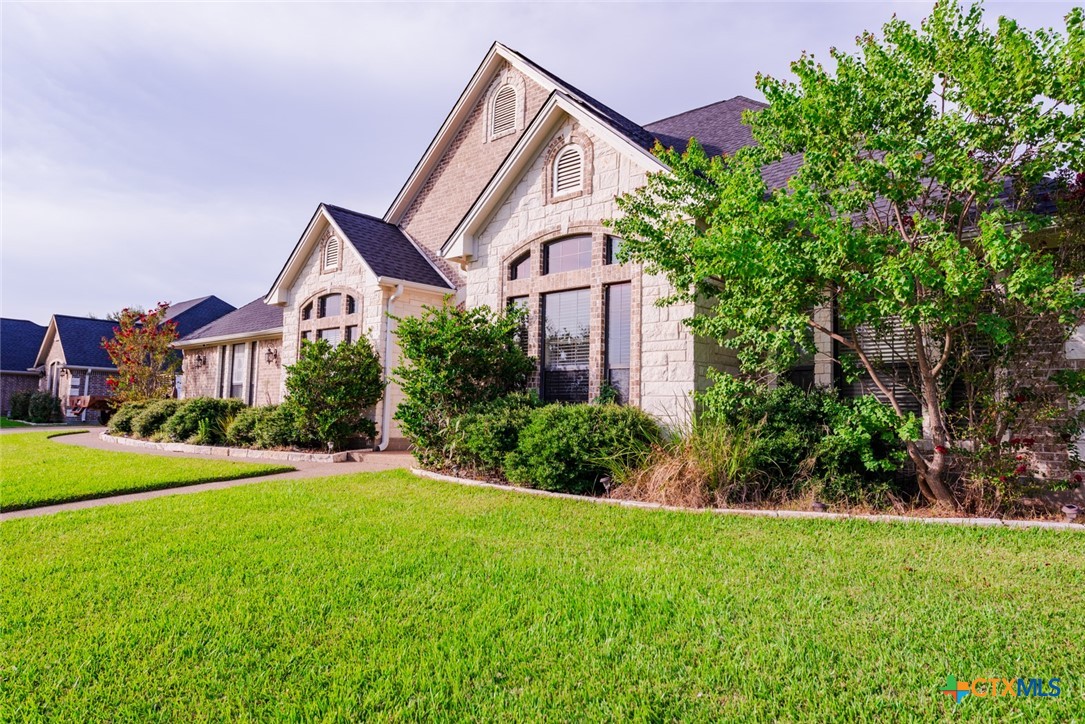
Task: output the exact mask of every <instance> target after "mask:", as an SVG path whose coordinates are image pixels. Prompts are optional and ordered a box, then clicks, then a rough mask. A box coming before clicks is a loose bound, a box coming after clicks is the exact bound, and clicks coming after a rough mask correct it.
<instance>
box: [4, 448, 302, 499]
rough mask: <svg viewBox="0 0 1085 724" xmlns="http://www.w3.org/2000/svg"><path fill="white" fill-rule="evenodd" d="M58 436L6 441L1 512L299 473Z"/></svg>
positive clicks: (270, 466) (279, 466)
mask: <svg viewBox="0 0 1085 724" xmlns="http://www.w3.org/2000/svg"><path fill="white" fill-rule="evenodd" d="M61 434H67V433H61ZM78 434H93V433H78ZM56 435H57V433H56V432H55V431H54V432H26V433H17V434H7V435H3V436H0V510H3V511H8V510H21V509H23V508H34V507H37V506H40V505H51V504H53V503H64V502H69V501H73V500H88V499H91V498H102V497H105V496H108V495H117V494H120V493H134V492H137V491H141V490H159V489H162V488H172V487H176V486H180V485H195V484H197V483H207V482H211V481H213V480H235V479H237V478H251V477H254V476H256V475H269V474H271V473H279V472H284V471H287V470H293V468H292V467H290V466H285V465H266V464H254V463H237V462H232V461H229V462H228V461H226V460H193V459H189V458H171V457H162V456H156V455H138V454H133V453H124V452H112V451H108V450H92V449H89V448H82V447H75V446H73V445H61V444H60V443H58V442H56V441H54V440H50V439H49V438H51V437H54V436H56Z"/></svg>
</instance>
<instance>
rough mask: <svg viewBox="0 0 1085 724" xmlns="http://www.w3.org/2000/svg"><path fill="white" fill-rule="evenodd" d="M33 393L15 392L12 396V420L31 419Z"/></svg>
mask: <svg viewBox="0 0 1085 724" xmlns="http://www.w3.org/2000/svg"><path fill="white" fill-rule="evenodd" d="M33 394H34V393H33V392H15V393H12V395H11V410H10V411H9V416H10V417H11V419H12V420H28V419H30V398H31V396H32V395H33Z"/></svg>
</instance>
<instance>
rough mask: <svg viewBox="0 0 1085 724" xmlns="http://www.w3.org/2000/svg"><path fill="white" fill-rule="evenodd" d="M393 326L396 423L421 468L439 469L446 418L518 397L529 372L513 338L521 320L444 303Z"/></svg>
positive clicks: (446, 440) (448, 443)
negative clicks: (396, 358) (401, 397)
mask: <svg viewBox="0 0 1085 724" xmlns="http://www.w3.org/2000/svg"><path fill="white" fill-rule="evenodd" d="M396 321H397V323H398V326H397V328H396V335H397V337H398V339H399V348H400V359H401V360H402V364H401V365H400V366H399V367H397V368H396V370H395V375H396V380H397V381H398V382H399V386H400V389H402V390H403V394H404V397H405V399H404V400H403V401H402V402H400V403H399V406H398V407H397V408H396V419H397V420H399V422H400V426H401V429H402V430H403V433H404V434H405V435H406V436H407V438H408V439H409V440H410V441H411V451H412V453H413V454H414V456H415V458H416V459H417V460H418V462H419V463H420V464H421V465H423V466H424V467H436V468H441V467H445V466H447V465H449V464H451V460H450V459H449V454H450V452H451V450H452V447H453V441H452V440H451V439H450V434H451V432H452V430H451V424H452V420H453V419H454V418H456V417H459V416H461V415H465V414H467V413H469V412H471V411H472V410H474V409H475V408H477V407H479V406H484V405H486V404H487V403H489V402H492V401H494V400H497V399H499V398H501V397H504V396H506V395H508V394H511V393H513V392H520V391H522V390H523V389H524V387H525V385H526V384H527V379H528V375H529V374H530V373H531V372H532V371H533V370H534V369H535V363H534V361H533V360H532V359H531V358H530V357H528V356H527V355H526V354H524V352H523V350H522V349H521V348H520V345H519V344H518V342H517V340H516V338H517V335H518V334H519V333H520V331H521V326H522V323H523V314H522V313H521V312H519V311H517V310H510V311H509V312H507V313H498V312H494V311H493V310H491V309H490V308H489V307H485V306H483V307H473V308H471V309H459V308H457V307H456V306H455V305H452V304H449V303H447V302H446V303H445V305H444V306H442V307H440V308H435V307H425V308H424V309H423V312H422V314H420V315H418V316H416V317H406V318H403V319H397V320H396Z"/></svg>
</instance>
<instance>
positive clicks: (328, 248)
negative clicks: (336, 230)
mask: <svg viewBox="0 0 1085 724" xmlns="http://www.w3.org/2000/svg"><path fill="white" fill-rule="evenodd" d="M338 268H339V238H338V237H336V236H333V237H331V238H330V239H328V243H326V244H325V245H324V271H332V270H333V269H338Z"/></svg>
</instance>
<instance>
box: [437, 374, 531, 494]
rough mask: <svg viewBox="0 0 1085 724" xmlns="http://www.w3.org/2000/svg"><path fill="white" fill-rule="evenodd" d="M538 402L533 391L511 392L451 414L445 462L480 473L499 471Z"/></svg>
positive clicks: (517, 441)
mask: <svg viewBox="0 0 1085 724" xmlns="http://www.w3.org/2000/svg"><path fill="white" fill-rule="evenodd" d="M540 404H541V403H540V402H539V398H538V395H536V394H535V393H534V392H527V393H515V394H512V395H508V396H507V397H501V398H498V399H496V400H493V401H492V402H488V403H484V404H482V405H479V406H478V407H476V408H474V409H473V410H472V411H471V412H468V413H466V414H464V415H460V416H459V417H455V418H453V419H452V421H451V423H450V424H449V446H448V448H449V462H450V463H451V464H452V465H454V466H457V467H461V468H468V469H470V470H471V471H474V472H477V473H481V474H483V475H501V474H502V473H503V471H504V467H505V457H506V456H507V455H508V454H509V453H510V452H512V451H513V450H515V449H516V446H517V445H518V444H519V440H520V432H521V431H522V430H523V429H524V428H525V427H527V425H528V423H529V422H531V415H532V413H533V412H534V410H535V409H536V408H537V407H539V405H540Z"/></svg>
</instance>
